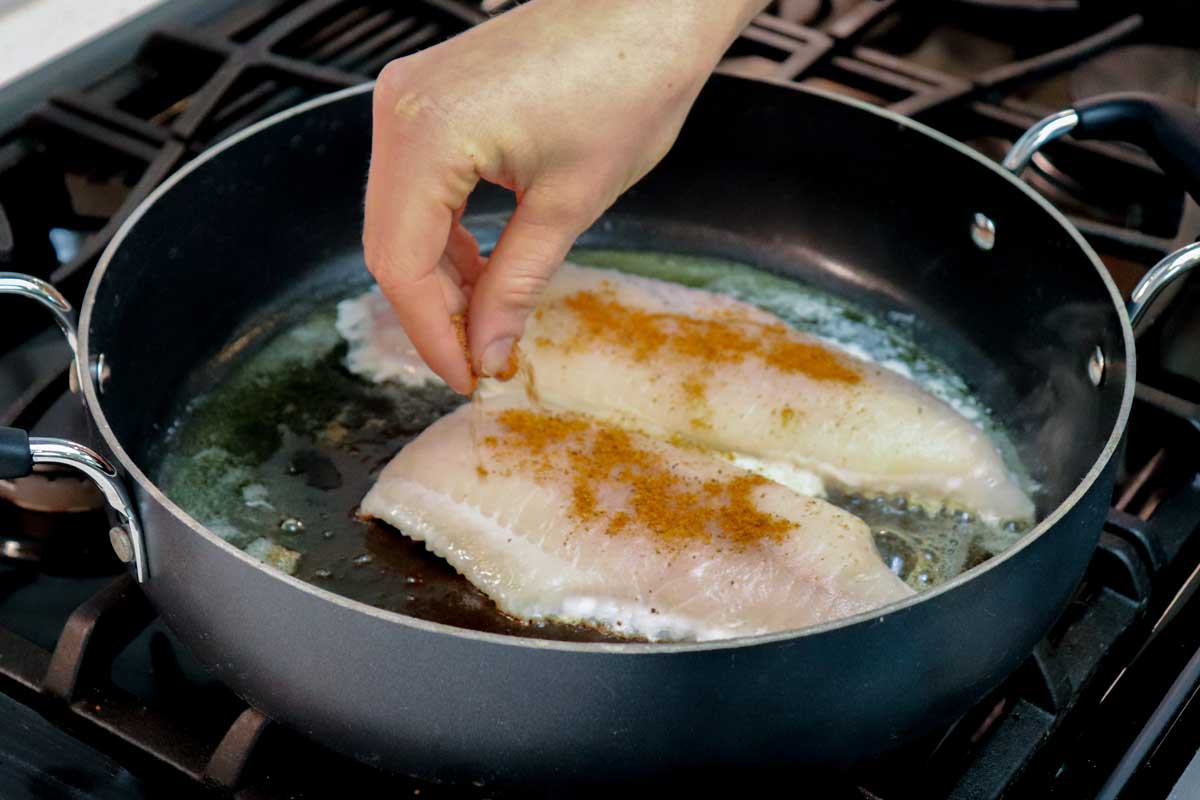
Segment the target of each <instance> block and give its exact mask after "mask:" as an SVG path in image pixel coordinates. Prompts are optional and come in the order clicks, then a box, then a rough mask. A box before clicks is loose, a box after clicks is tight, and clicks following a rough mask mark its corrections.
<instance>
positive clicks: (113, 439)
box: [78, 70, 1137, 656]
mask: <svg viewBox="0 0 1200 800" xmlns="http://www.w3.org/2000/svg"><path fill="white" fill-rule="evenodd" d="M710 81H748V82H754V83H765V84H769V85H773V86H777V87H780V88H783V89H787V90H789V91H793V92H802V93H805V94H809V95H815V96H818V97H821V98H823V99H825V100H829V101H832V102H836V103H840V104H843V105H848V106H851V107H853V108H856V109H858V110H860V111H864V112H866V113H869V114H873V115H875V116H878V117H882V118H883V119H886V120H888V121H890V122H892V123H894V124H896V125H899V126H900V127H902V128H905V129H907V130H910V131H912V132H914V133H918V134H923V135H925V136H927V137H929V138H931V139H933V140H934V141H936V142H938V143H939V144H942V145H944V146H947V147H950V148H951V149H952V150H954V151H955V152H957V153H959V154H960V155H963V156H966V157H967V158H970V159H972V160H973V161H975V162H976V163H978V164H980V165H982V166H983V167H985V168H987V169H988V170H990V171H992V172H993V173H995V174H996V175H998V176H999V177H1001V178H1003V179H1004V180H1006V181H1007V182H1009V183H1010V184H1011V185H1013V186H1015V187H1017V188H1018V189H1019V190H1020V191H1022V192H1024V193H1025V195H1026V196H1027V197H1029V198H1030V200H1032V201H1033V202H1034V203H1035V204H1036V205H1038V206H1039V207H1040V208H1041V210H1042V211H1044V212H1046V213H1048V214H1049V215H1050V216H1051V218H1052V219H1053V220H1054V221H1055V222H1057V223H1058V224H1059V226H1060V227H1061V228H1062V229H1063V230H1064V231H1065V232H1066V233H1067V235H1068V236H1069V237H1070V238H1071V239H1072V240H1073V241H1074V242H1075V244H1076V245H1077V246H1078V247H1079V248H1080V249H1081V250H1082V252H1083V254H1084V255H1085V256H1086V258H1087V259H1088V261H1089V262H1090V263H1091V265H1092V268H1093V270H1095V272H1096V274H1097V276H1098V277H1099V279H1100V280H1101V281H1102V283H1103V285H1104V287H1105V289H1106V290H1107V291H1108V295H1109V299H1110V301H1111V302H1112V305H1113V308H1114V310H1115V311H1116V314H1117V318H1118V324H1119V326H1120V328H1121V334H1122V344H1123V347H1124V351H1125V352H1124V356H1125V376H1124V377H1125V385H1124V387H1123V392H1122V399H1121V407H1120V409H1119V411H1118V413H1117V416H1116V419H1115V421H1114V424H1113V428H1112V430H1111V431H1110V433H1109V436H1108V439H1107V440H1106V442H1105V445H1104V447H1103V448H1102V449H1101V451H1100V453H1099V454H1098V456H1097V457H1096V459H1095V461H1094V462H1093V463H1092V466H1091V468H1090V469H1089V470H1088V471H1087V473H1086V474H1085V475H1084V477H1083V479H1082V480H1081V481H1080V482H1079V483H1078V484H1077V485H1076V487H1075V489H1074V490H1073V491H1072V492H1071V493H1070V494H1069V495H1067V497H1066V498H1065V499H1063V501H1062V502H1061V503H1059V504H1058V505H1057V506H1056V507H1055V508H1054V510H1053V511H1051V512H1050V513H1049V514H1047V515H1046V517H1045V518H1044V519H1042V520H1041V521H1040V522H1038V523H1037V524H1036V525H1035V526H1034V527H1033V528H1031V529H1030V530H1029V531H1028V532H1026V533H1025V534H1024V535H1023V536H1022V537H1021V538H1020V539H1018V540H1017V541H1016V542H1015V543H1013V544H1012V545H1011V546H1010V547H1009V548H1008V549H1007V550H1005V551H1004V552H1002V553H1000V554H998V555H996V556H993V557H992V558H989V559H988V560H987V561H985V562H983V563H982V564H979V565H977V566H975V567H972V568H971V569H969V570H967V571H965V572H963V573H961V574H959V575H957V576H955V577H954V578H953V579H951V580H949V581H947V582H946V583H944V584H942V585H940V586H938V587H936V588H934V589H930V590H928V591H925V592H921V593H919V594H916V595H913V596H911V597H908V598H905V599H904V600H901V601H898V602H895V603H890V604H888V605H885V606H880V607H879V608H876V609H872V610H870V611H867V612H864V613H861V614H856V615H855V616H852V617H845V618H843V619H838V620H833V621H830V622H826V623H822V624H820V625H814V626H811V627H807V628H802V629H799V630H791V631H778V632H772V633H765V634H758V635H754V636H741V637H735V638H730V639H718V640H711V641H705V642H627V643H626V642H567V641H558V640H546V639H532V638H526V637H521V636H514V635H510V634H500V633H489V632H484V631H475V630H471V629H469V628H460V627H456V626H453V625H448V624H446V623H441V622H433V621H430V620H425V619H420V618H418V617H412V616H408V615H405V614H401V613H399V612H396V611H387V610H385V609H381V608H377V607H375V606H371V605H369V604H367V603H364V602H362V601H359V600H353V599H351V598H348V597H345V596H343V595H339V594H337V593H336V592H333V591H330V590H329V589H325V588H322V587H320V586H317V585H315V584H312V583H308V582H306V581H303V580H301V579H299V578H296V577H294V576H291V575H288V574H286V573H284V572H281V571H279V570H276V569H272V568H270V567H268V566H267V565H265V564H263V563H262V562H261V561H259V560H258V559H256V558H253V557H252V556H250V555H249V554H247V553H245V552H244V551H242V550H240V549H238V548H236V547H234V546H233V545H232V544H230V543H229V542H226V541H225V540H224V539H222V538H220V537H219V536H217V535H216V534H215V533H213V532H212V531H211V530H209V529H208V528H207V527H206V526H204V525H202V524H201V523H200V522H199V521H197V520H196V519H194V518H193V517H192V516H191V515H190V514H188V513H187V512H186V511H184V510H183V509H182V508H180V507H179V506H178V505H177V504H176V503H175V502H174V501H172V500H171V499H170V498H169V497H167V495H166V494H165V493H164V492H163V491H162V490H161V489H159V488H158V486H157V485H156V484H155V483H154V481H152V480H151V479H150V478H149V476H147V475H146V474H145V473H144V472H143V471H142V470H141V469H140V468H139V467H138V465H137V464H135V463H134V461H133V459H132V458H131V457H130V456H129V454H128V453H127V452H126V451H125V449H124V447H122V445H121V442H120V441H119V440H118V438H117V436H116V434H115V432H114V431H113V429H112V427H111V426H110V425H109V422H108V418H107V417H106V416H105V414H104V409H103V406H102V404H101V400H100V396H99V393H98V391H97V387H96V385H95V377H94V376H93V375H92V374H91V371H90V370H88V371H87V374H88V379H87V380H86V381H84V382H83V394H84V400H85V402H86V404H87V407H88V412H89V414H91V416H92V419H93V421H94V424H95V426H96V430H97V431H99V433H100V435H101V436H102V437H103V439H104V442H105V444H106V445H107V446H108V448H109V450H110V452H111V453H112V454H113V456H114V457H115V458H116V459H117V460H118V462H119V463H120V465H121V467H122V468H123V469H124V470H125V472H126V474H127V476H128V477H129V478H130V479H132V481H133V482H134V483H135V484H136V486H137V488H138V490H140V491H142V492H145V494H146V495H147V496H148V498H149V499H150V500H152V501H153V502H156V503H158V504H160V505H161V506H162V507H163V508H165V509H167V510H168V511H169V512H170V513H171V514H172V516H174V517H175V518H176V519H177V520H179V521H180V522H182V523H183V524H184V525H186V526H187V527H188V528H190V529H191V531H192V532H193V533H195V534H196V535H198V536H200V537H202V538H203V539H205V540H207V542H208V543H209V544H211V545H213V546H216V547H218V548H221V549H223V550H224V551H225V552H226V553H227V554H229V555H231V556H233V557H235V558H239V559H241V560H242V561H243V562H245V563H246V564H248V565H249V566H251V567H252V568H254V569H257V570H258V571H260V572H263V573H265V574H266V575H268V576H269V577H270V578H272V579H274V580H278V581H282V582H284V583H286V584H288V585H290V586H291V587H293V588H295V589H298V590H300V591H303V592H307V593H308V594H310V595H312V596H314V597H316V598H318V599H320V600H323V601H326V602H332V603H334V604H335V605H338V606H341V607H342V608H344V609H346V610H347V611H351V612H356V613H362V614H366V615H368V616H370V617H374V618H376V619H379V620H380V621H382V622H387V623H389V624H397V625H402V626H404V627H408V628H413V629H416V630H418V631H422V632H424V633H430V634H443V635H449V636H454V637H457V638H461V639H466V640H470V641H475V642H479V643H481V644H491V645H504V646H509V647H522V648H530V649H535V650H551V651H565V652H573V653H581V654H614V655H659V656H663V655H671V654H688V653H702V652H708V651H719V650H734V649H742V648H747V647H757V646H759V645H769V644H773V643H777V642H790V641H795V640H798V639H802V638H805V637H809V636H817V635H820V634H822V633H827V632H831V631H835V630H840V629H843V628H849V627H852V626H855V625H859V624H862V623H867V622H872V621H875V622H883V621H884V620H885V619H886V618H887V617H888V616H889V615H892V614H895V613H897V612H900V611H904V610H906V609H908V608H910V607H912V606H916V605H918V604H920V603H924V602H926V601H932V600H933V599H934V598H937V597H940V596H941V595H943V594H945V593H948V592H951V591H953V590H955V589H957V588H959V587H960V586H963V585H964V584H966V583H969V582H970V581H972V580H974V579H975V578H976V577H978V576H981V575H983V574H984V573H986V572H989V571H990V570H992V569H996V568H998V567H999V566H1000V565H1001V564H1003V563H1005V562H1007V561H1008V560H1009V559H1011V558H1014V557H1016V556H1017V555H1018V554H1019V553H1021V552H1022V551H1023V550H1025V548H1027V547H1029V546H1031V545H1032V544H1033V542H1035V541H1037V540H1038V539H1040V538H1041V537H1042V536H1044V535H1046V534H1047V533H1048V532H1049V531H1050V530H1051V529H1053V528H1054V527H1055V526H1056V525H1057V524H1058V522H1059V521H1060V520H1061V519H1062V518H1063V517H1064V516H1066V515H1067V514H1068V513H1069V512H1070V511H1071V510H1072V509H1074V508H1075V506H1076V505H1078V504H1079V502H1080V501H1081V500H1082V499H1083V498H1084V496H1085V495H1086V494H1087V493H1088V492H1089V491H1090V490H1091V488H1092V487H1093V485H1094V484H1095V483H1096V481H1097V480H1098V479H1099V477H1100V475H1101V474H1102V473H1103V472H1104V470H1105V468H1106V467H1107V466H1108V462H1109V461H1110V460H1111V459H1112V457H1113V455H1114V453H1115V452H1116V451H1117V448H1118V447H1119V445H1120V442H1121V439H1122V437H1123V436H1124V433H1125V428H1126V425H1127V424H1128V421H1129V414H1130V410H1131V408H1132V406H1133V395H1134V387H1135V384H1136V366H1137V364H1136V356H1137V354H1136V348H1135V344H1134V338H1133V330H1132V327H1131V326H1130V323H1129V316H1128V314H1127V312H1126V308H1125V303H1124V301H1123V300H1122V298H1121V296H1120V293H1119V292H1118V290H1117V287H1116V285H1115V284H1114V283H1113V281H1112V278H1111V276H1110V275H1109V274H1108V270H1107V269H1106V268H1105V267H1104V265H1103V263H1102V262H1101V261H1100V258H1099V256H1098V255H1097V254H1096V252H1095V251H1094V250H1093V249H1092V247H1091V245H1089V244H1088V243H1087V241H1086V240H1085V239H1084V238H1083V235H1082V234H1081V233H1080V232H1079V230H1078V229H1077V228H1076V227H1075V226H1074V225H1072V224H1071V222H1070V221H1069V220H1068V219H1067V218H1066V217H1065V216H1064V215H1063V214H1062V213H1061V212H1060V211H1058V209H1056V208H1054V206H1053V205H1051V204H1050V202H1049V201H1048V200H1046V199H1045V198H1044V197H1042V196H1041V195H1040V194H1038V193H1037V192H1035V191H1034V190H1033V189H1032V188H1030V187H1029V186H1028V185H1027V184H1026V183H1024V182H1023V181H1021V180H1019V179H1018V178H1016V177H1014V176H1013V175H1012V174H1011V173H1010V172H1008V171H1007V170H1005V169H1004V168H1003V167H1001V166H1000V165H999V164H997V163H995V162H993V161H991V160H989V159H987V158H985V157H984V156H983V155H981V154H979V153H977V152H975V151H974V150H972V149H971V148H969V147H967V146H966V145H964V144H962V143H960V142H958V141H956V140H954V139H952V138H950V137H948V136H946V135H945V134H943V133H941V132H939V131H937V130H934V129H933V128H930V127H929V126H927V125H924V124H922V123H920V122H916V121H914V120H911V119H909V118H907V117H904V116H901V115H899V114H896V113H894V112H891V111H888V110H886V109H882V108H877V107H875V106H872V105H870V104H868V103H865V102H863V101H859V100H855V99H853V98H847V97H843V96H841V95H837V94H835V93H833V92H829V91H824V90H820V89H813V88H810V87H801V86H796V85H794V84H790V83H788V82H786V81H782V80H777V79H749V78H742V77H738V76H734V75H730V74H727V73H723V72H722V71H720V70H717V72H716V73H714V75H713V76H712V77H711V78H710ZM374 85H375V84H374V82H373V81H368V82H364V83H362V84H359V85H356V86H351V87H348V88H346V89H341V90H339V91H336V92H331V93H329V94H325V95H321V96H319V97H315V98H313V99H311V100H308V101H306V102H304V103H300V104H298V105H296V106H293V107H291V108H288V109H285V110H283V111H281V112H279V113H277V114H273V115H272V116H270V117H267V118H265V119H262V120H260V121H258V122H256V123H254V124H253V125H250V126H248V127H247V128H244V129H243V130H241V131H238V132H237V133H235V134H233V135H231V136H229V137H228V138H226V139H224V140H222V141H220V142H218V143H217V144H215V145H213V146H212V147H210V148H208V149H207V150H205V151H204V152H202V153H201V154H200V155H198V156H197V157H196V158H194V159H193V160H192V161H190V162H189V163H187V164H186V165H184V166H183V167H182V168H180V169H179V170H178V171H176V172H175V173H174V174H172V175H171V176H170V177H169V178H167V180H165V181H164V182H163V183H162V184H160V185H159V186H158V187H156V188H155V190H154V191H152V192H151V193H150V194H149V195H148V196H147V197H146V198H145V199H144V200H143V201H142V202H141V203H139V204H138V206H137V207H136V208H135V209H134V210H133V211H132V212H131V213H130V215H129V217H128V218H127V219H126V220H125V221H124V222H123V223H122V224H121V226H120V228H118V230H117V232H116V234H115V235H114V236H113V239H112V241H110V242H109V244H108V246H107V247H106V248H105V250H104V252H103V254H102V255H101V257H100V260H99V262H98V263H97V266H96V269H95V271H94V272H93V274H92V277H91V279H90V281H89V282H88V287H87V291H86V293H85V295H84V299H83V308H82V310H81V314H80V324H79V353H78V357H79V358H82V359H88V358H89V352H90V329H91V322H92V315H93V311H94V308H95V300H96V296H97V294H98V292H99V287H100V285H101V283H102V282H103V279H104V276H105V274H106V273H107V271H108V267H109V265H110V264H111V263H112V260H113V258H114V256H115V254H116V253H117V251H118V250H119V249H120V247H121V245H122V243H123V242H124V240H125V239H126V238H127V237H128V235H129V234H130V232H131V231H133V230H134V228H135V226H136V225H137V223H138V221H139V220H140V219H141V218H142V217H143V216H144V215H145V214H146V213H147V211H148V210H149V209H150V208H151V207H153V206H154V204H155V203H156V202H157V201H158V200H159V199H160V198H161V197H163V196H164V195H165V194H167V193H168V192H169V191H171V189H172V188H174V187H175V186H176V185H178V184H179V183H181V182H182V181H183V180H184V179H185V178H186V177H187V176H188V175H190V174H191V173H192V172H195V171H196V170H198V169H200V168H202V167H203V166H204V165H205V164H206V163H208V162H209V161H212V160H214V159H215V158H216V157H218V156H219V155H220V154H221V153H223V152H224V151H225V150H228V149H230V148H232V147H235V146H237V145H238V144H239V143H241V142H242V141H245V140H246V139H249V138H250V137H252V136H254V135H256V134H258V133H260V132H262V131H264V130H266V129H268V128H270V127H271V126H273V125H275V124H277V123H279V122H282V121H284V120H287V119H290V118H292V117H295V116H299V115H301V114H303V113H305V112H308V111H310V110H312V109H315V108H320V107H323V106H325V105H331V104H333V103H337V102H339V101H342V100H346V99H348V98H351V97H356V96H358V95H361V94H364V93H367V92H370V91H371V90H372V89H373V87H374ZM150 581H151V582H152V581H153V576H151V577H150Z"/></svg>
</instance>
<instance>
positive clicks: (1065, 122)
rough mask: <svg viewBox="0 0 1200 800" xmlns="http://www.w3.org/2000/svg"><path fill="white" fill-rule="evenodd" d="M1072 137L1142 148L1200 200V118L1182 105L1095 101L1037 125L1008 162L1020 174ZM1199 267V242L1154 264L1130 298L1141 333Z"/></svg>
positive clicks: (1126, 98)
mask: <svg viewBox="0 0 1200 800" xmlns="http://www.w3.org/2000/svg"><path fill="white" fill-rule="evenodd" d="M1067 134H1071V136H1072V137H1073V138H1076V139H1098V140H1105V141H1119V142H1127V143H1129V144H1133V145H1137V146H1138V147H1140V148H1142V149H1143V150H1145V151H1146V152H1147V153H1149V154H1150V157H1151V158H1153V159H1154V161H1155V163H1157V164H1158V165H1159V167H1161V168H1162V170H1163V171H1164V172H1165V173H1167V175H1169V176H1171V177H1173V178H1175V179H1176V180H1178V181H1180V182H1181V183H1182V184H1183V186H1184V188H1185V189H1186V190H1187V192H1188V194H1190V195H1191V196H1192V198H1193V199H1194V200H1196V201H1197V202H1200V114H1197V113H1196V112H1195V111H1194V110H1192V109H1190V108H1188V107H1187V106H1185V105H1183V104H1182V103H1178V102H1176V101H1174V100H1169V99H1166V98H1162V97H1157V96H1155V95H1149V94H1138V93H1135V92H1123V93H1118V94H1106V95H1100V96H1098V97H1093V98H1089V99H1087V100H1084V101H1082V102H1080V103H1077V104H1076V105H1075V107H1074V108H1068V109H1064V110H1063V111H1059V112H1058V113H1055V114H1051V115H1050V116H1048V117H1045V118H1044V119H1041V120H1039V121H1038V122H1035V123H1034V124H1033V125H1032V126H1030V128H1029V130H1027V131H1025V133H1024V134H1022V135H1021V138H1019V139H1017V141H1016V143H1015V144H1014V145H1013V146H1012V149H1011V150H1009V151H1008V154H1007V155H1006V156H1005V157H1004V161H1003V162H1002V164H1003V166H1004V167H1005V168H1006V169H1008V170H1009V171H1010V172H1012V173H1013V174H1014V175H1018V176H1019V175H1020V174H1021V172H1022V171H1023V170H1024V169H1025V167H1027V166H1028V165H1029V162H1030V161H1031V160H1032V159H1033V156H1034V154H1036V153H1037V151H1038V150H1040V149H1041V148H1042V147H1044V146H1045V145H1046V144H1048V143H1050V142H1052V141H1054V140H1055V139H1058V138H1059V137H1061V136H1065V135H1067ZM1197 266H1200V243H1196V242H1193V243H1192V244H1188V245H1185V246H1184V247H1182V248H1180V249H1179V250H1176V251H1175V252H1174V253H1171V254H1170V255H1168V256H1167V257H1166V258H1164V259H1163V260H1162V261H1160V262H1158V264H1156V265H1154V267H1152V268H1151V269H1150V271H1149V272H1147V273H1146V274H1145V275H1144V276H1143V277H1142V279H1141V281H1139V282H1138V285H1137V286H1136V287H1135V288H1134V290H1133V292H1132V294H1131V295H1130V298H1129V305H1128V307H1127V309H1128V311H1129V322H1130V324H1131V325H1132V326H1133V328H1134V329H1135V330H1136V329H1137V326H1138V323H1139V322H1140V321H1141V320H1142V318H1143V317H1144V316H1145V313H1146V310H1147V309H1148V308H1149V307H1150V305H1151V303H1153V301H1154V298H1156V297H1157V296H1158V295H1159V293H1161V292H1162V290H1163V289H1164V288H1166V287H1167V286H1168V285H1169V284H1171V283H1173V282H1174V281H1176V280H1178V279H1179V278H1181V277H1183V276H1184V275H1186V274H1188V273H1189V272H1191V270H1193V269H1195V268H1196V267H1197Z"/></svg>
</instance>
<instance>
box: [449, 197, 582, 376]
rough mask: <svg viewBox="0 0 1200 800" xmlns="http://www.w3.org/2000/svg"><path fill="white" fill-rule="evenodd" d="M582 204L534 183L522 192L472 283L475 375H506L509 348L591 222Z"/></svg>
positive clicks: (508, 372)
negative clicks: (564, 259)
mask: <svg viewBox="0 0 1200 800" xmlns="http://www.w3.org/2000/svg"><path fill="white" fill-rule="evenodd" d="M585 208H586V206H585V205H583V204H581V203H574V202H569V201H564V200H563V198H560V197H556V196H555V195H553V194H552V193H551V192H548V191H546V190H544V189H539V188H538V187H536V186H535V187H533V188H531V189H529V190H528V191H526V192H525V193H524V194H523V195H522V196H521V200H520V202H519V203H518V204H517V210H516V211H515V212H514V213H513V216H512V219H511V220H509V223H508V225H507V227H505V229H504V232H503V233H502V234H501V236H500V240H499V242H497V244H496V248H495V250H494V251H493V252H492V255H491V258H489V259H488V261H487V268H486V269H485V270H483V272H482V274H481V275H480V276H479V278H478V280H477V281H476V282H475V287H474V291H473V293H472V295H471V302H470V324H469V325H468V328H467V332H468V335H469V338H470V350H471V354H472V357H473V358H474V359H475V363H474V367H475V370H476V372H477V373H478V374H479V375H485V376H497V377H501V378H508V377H511V375H512V373H513V371H514V370H515V367H516V363H515V360H514V359H513V358H512V355H511V354H512V347H513V344H514V343H515V342H516V340H517V339H518V338H520V336H521V333H522V332H523V331H524V329H525V319H526V317H528V316H529V313H530V312H531V311H532V310H533V307H534V304H535V303H536V302H537V298H538V296H539V295H540V294H541V292H542V289H543V288H545V286H546V284H547V283H548V282H549V280H550V277H551V275H553V274H554V271H555V270H556V269H558V267H559V265H560V264H562V260H563V258H565V257H566V254H567V251H568V250H570V248H571V244H572V243H573V242H574V241H575V238H576V237H577V236H578V235H579V234H580V233H582V232H583V230H584V229H585V228H587V226H588V225H590V224H591V222H592V219H593V217H594V215H593V214H590V213H589V212H587V211H585V210H584V209H585Z"/></svg>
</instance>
